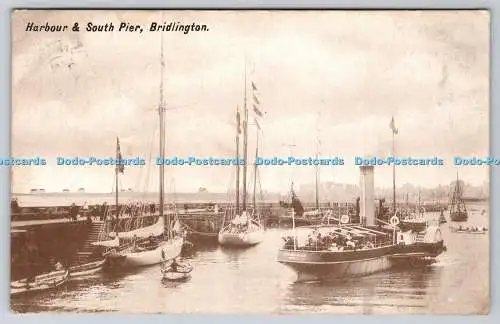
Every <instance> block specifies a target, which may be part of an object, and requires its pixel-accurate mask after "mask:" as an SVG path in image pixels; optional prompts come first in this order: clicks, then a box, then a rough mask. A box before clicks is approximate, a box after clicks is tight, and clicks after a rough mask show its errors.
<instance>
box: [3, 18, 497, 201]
mask: <svg viewBox="0 0 500 324" xmlns="http://www.w3.org/2000/svg"><path fill="white" fill-rule="evenodd" d="M122 21H123V22H130V23H133V24H140V25H142V26H143V28H144V31H143V33H131V32H128V33H127V32H118V31H116V30H115V31H114V32H96V33H92V32H85V31H80V32H73V31H68V32H60V33H47V32H26V31H25V29H26V24H27V23H28V22H34V23H35V24H45V22H48V23H49V24H54V25H55V24H61V25H64V24H67V25H69V26H70V27H71V26H72V25H73V23H74V22H78V23H79V24H80V25H81V26H85V25H86V24H87V22H92V23H94V24H105V23H107V22H113V23H114V24H115V25H118V24H119V23H120V22H122ZM161 21H165V22H167V23H169V22H181V23H182V24H192V23H193V22H194V23H197V24H206V25H207V26H208V27H209V31H207V32H190V33H188V34H183V33H181V32H164V33H163V37H164V45H163V49H164V56H165V74H164V79H163V80H164V96H165V100H166V105H167V109H168V111H167V113H166V114H167V117H166V120H167V123H166V128H167V130H166V138H167V156H179V157H183V156H190V155H196V156H198V157H209V156H212V157H226V158H231V157H233V156H234V155H235V128H236V126H235V111H236V109H237V107H239V108H240V109H242V108H243V107H244V94H245V88H246V89H247V91H246V92H247V97H248V100H247V107H248V108H249V109H250V113H249V115H250V123H251V125H250V126H249V156H253V155H254V154H255V153H254V152H255V142H256V140H255V137H256V135H255V134H256V131H257V130H256V129H255V125H254V124H253V122H252V120H253V117H254V116H253V113H252V111H251V105H252V101H253V99H252V88H251V86H250V82H254V84H255V85H256V87H257V89H258V90H257V93H256V96H257V97H258V100H259V102H260V106H259V107H260V110H262V111H264V112H265V114H264V116H263V117H262V118H259V123H260V125H261V128H262V129H261V132H260V133H259V151H260V152H261V155H262V156H264V157H274V156H278V157H288V156H289V155H290V154H292V155H294V156H298V157H308V156H314V155H315V154H316V143H318V142H319V143H320V144H319V155H320V156H321V157H327V158H328V157H335V156H339V157H343V158H344V160H345V165H344V166H340V167H338V166H337V167H332V166H324V167H322V168H321V170H320V178H321V180H322V181H334V182H341V183H355V184H356V183H358V182H359V170H358V167H356V166H354V165H353V157H354V156H373V155H382V156H386V155H389V154H390V152H391V146H392V131H391V129H390V128H389V123H390V120H391V117H392V116H394V119H395V123H396V127H397V128H398V130H399V132H398V135H396V136H395V152H396V155H398V156H405V157H407V156H412V157H434V156H439V157H442V158H444V159H446V161H447V162H448V163H447V164H448V165H446V166H442V167H400V168H397V177H396V182H397V184H398V185H402V184H404V183H412V184H414V185H417V186H424V187H426V186H427V187H432V186H435V185H438V184H448V183H450V181H452V180H453V179H454V178H456V173H457V171H458V172H459V174H460V177H461V178H462V179H463V180H464V181H466V182H468V183H472V184H482V183H483V182H485V181H489V180H488V179H489V174H488V169H487V168H485V167H462V168H457V167H454V166H452V165H450V164H451V163H450V161H451V158H452V157H453V156H455V155H461V156H480V157H483V156H488V152H489V109H490V108H489V60H490V58H489V47H490V43H489V39H490V34H489V24H490V19H489V15H488V13H487V12H485V11H448V12H443V11H441V12H440V11H436V12H431V11H427V12H423V11H399V12H398V11H379V12H376V11H373V12H372V11H363V12H355V11H344V12H343V11H337V12H334V11H317V12H314V11H286V12H279V11H249V12H235V11H222V12H216V11H207V12H196V11H184V12H183V11H168V12H164V13H163V14H162V13H161V12H159V11H33V12H30V11H17V12H15V13H14V14H13V17H12V112H13V114H12V155H13V156H15V157H34V156H41V157H45V158H46V159H47V161H48V165H46V166H44V167H21V166H19V167H15V168H14V171H13V178H14V181H13V190H14V191H15V192H27V191H29V189H30V188H45V189H46V190H47V191H61V190H62V189H63V188H67V189H70V190H76V189H77V188H80V187H84V188H86V190H87V191H88V192H89V191H93V192H110V191H111V190H112V188H113V183H114V169H113V167H109V166H107V167H105V166H100V167H98V166H93V167H60V166H56V165H55V157H57V156H67V157H74V156H81V157H87V156H96V157H104V158H106V157H114V155H115V150H116V137H119V138H120V142H121V149H122V153H123V156H124V157H125V158H128V157H130V158H133V157H136V156H140V157H145V158H146V159H147V158H148V157H149V156H150V154H152V157H156V156H157V152H158V149H157V147H158V144H157V142H158V113H157V110H156V109H157V107H158V104H159V97H160V87H159V85H160V79H161V75H160V74H161V73H160V70H161V69H160V48H161V33H158V32H149V31H147V29H148V26H149V25H150V24H151V22H161ZM245 71H246V73H245ZM245 75H246V78H245ZM245 79H246V82H245ZM318 139H319V140H318ZM292 145H293V147H292ZM251 169H252V168H249V171H251ZM157 174H158V167H157V166H155V165H149V166H145V167H137V166H131V167H128V168H126V170H125V173H124V174H123V176H121V178H120V181H119V182H120V187H121V188H132V189H134V190H136V191H140V190H148V191H154V190H156V188H157V187H158V177H157ZM166 175H167V182H168V185H167V187H172V186H174V187H175V190H177V191H185V192H188V191H196V190H197V189H198V188H199V187H205V188H207V189H208V190H209V191H216V192H225V191H227V190H232V187H233V183H234V177H235V170H234V168H231V167H227V166H226V167H215V166H212V167H195V166H193V167H167V168H166ZM314 176H315V171H314V167H312V166H308V167H307V166H301V167H297V166H294V167H262V168H260V170H259V178H260V185H261V186H262V188H263V189H265V190H269V191H286V190H287V189H288V188H289V186H290V182H291V181H294V183H296V184H298V185H300V184H301V183H302V184H306V183H311V182H314ZM251 177H252V175H251V172H249V178H250V179H251ZM375 181H376V185H377V186H380V187H384V186H390V185H391V184H392V169H391V168H390V167H378V168H377V169H376V180H375Z"/></svg>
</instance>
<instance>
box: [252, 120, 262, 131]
mask: <svg viewBox="0 0 500 324" xmlns="http://www.w3.org/2000/svg"><path fill="white" fill-rule="evenodd" d="M253 120H254V121H255V125H256V126H257V128H258V129H259V130H260V124H259V122H258V121H257V118H254V119H253Z"/></svg>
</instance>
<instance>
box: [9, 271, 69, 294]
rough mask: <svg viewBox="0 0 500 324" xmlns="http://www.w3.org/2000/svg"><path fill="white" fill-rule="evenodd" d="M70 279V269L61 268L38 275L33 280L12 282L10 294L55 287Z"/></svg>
mask: <svg viewBox="0 0 500 324" xmlns="http://www.w3.org/2000/svg"><path fill="white" fill-rule="evenodd" d="M68 279H69V271H67V270H61V271H54V272H52V273H49V274H44V275H39V276H36V277H35V279H34V281H32V282H28V280H27V279H22V280H18V281H15V282H12V283H11V284H10V294H11V296H18V295H24V294H27V293H35V292H41V291H46V290H51V289H55V288H57V287H59V286H62V285H63V284H65V283H66V282H67V281H68Z"/></svg>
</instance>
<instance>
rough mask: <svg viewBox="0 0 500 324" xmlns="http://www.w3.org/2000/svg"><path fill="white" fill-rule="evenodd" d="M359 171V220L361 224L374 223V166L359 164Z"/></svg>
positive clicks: (371, 224)
mask: <svg viewBox="0 0 500 324" xmlns="http://www.w3.org/2000/svg"><path fill="white" fill-rule="evenodd" d="M359 170H360V172H361V174H360V176H361V206H360V207H361V208H360V221H361V223H362V224H366V225H369V226H374V225H376V224H375V178H374V171H375V167H374V166H360V167H359Z"/></svg>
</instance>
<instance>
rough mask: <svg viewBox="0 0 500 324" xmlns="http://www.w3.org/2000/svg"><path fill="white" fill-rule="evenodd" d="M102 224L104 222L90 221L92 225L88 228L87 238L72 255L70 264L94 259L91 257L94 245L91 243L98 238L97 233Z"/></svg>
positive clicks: (73, 264) (74, 264) (78, 263)
mask: <svg viewBox="0 0 500 324" xmlns="http://www.w3.org/2000/svg"><path fill="white" fill-rule="evenodd" d="M102 226H104V222H93V223H92V227H91V228H90V230H89V234H88V236H87V239H86V240H85V241H84V242H83V245H82V247H81V248H80V249H79V250H78V251H77V252H76V253H75V255H74V256H73V258H72V260H71V262H70V266H76V265H80V264H85V263H88V262H92V261H95V260H92V259H91V258H92V256H93V254H94V251H95V246H94V245H92V243H94V242H97V241H98V240H99V233H100V232H101V229H102Z"/></svg>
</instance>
